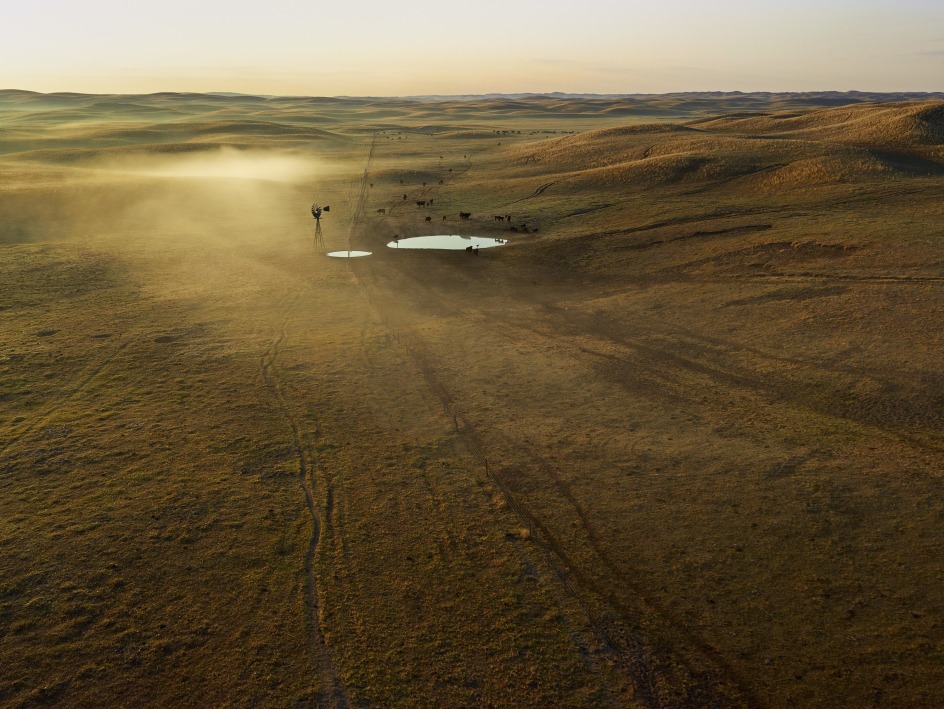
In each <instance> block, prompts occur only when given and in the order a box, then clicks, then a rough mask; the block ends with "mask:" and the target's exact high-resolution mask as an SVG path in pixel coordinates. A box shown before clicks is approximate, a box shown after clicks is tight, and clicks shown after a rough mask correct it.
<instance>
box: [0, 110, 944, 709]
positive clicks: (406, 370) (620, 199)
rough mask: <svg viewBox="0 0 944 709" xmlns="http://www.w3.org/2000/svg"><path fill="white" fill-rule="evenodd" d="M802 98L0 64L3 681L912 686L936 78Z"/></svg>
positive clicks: (889, 693)
mask: <svg viewBox="0 0 944 709" xmlns="http://www.w3.org/2000/svg"><path fill="white" fill-rule="evenodd" d="M847 99H848V100H850V101H852V100H856V99H857V97H847ZM814 100H819V101H822V102H824V103H826V104H829V103H830V102H835V101H838V100H839V99H838V98H837V97H835V96H820V97H819V98H816V97H804V96H792V97H789V96H788V97H784V96H776V95H771V96H766V97H757V96H749V95H741V96H736V95H732V96H715V97H712V96H706V95H690V96H682V95H679V96H671V97H659V98H650V99H645V98H643V97H635V98H633V97H627V98H621V99H606V100H604V99H587V100H569V101H565V100H562V99H560V98H559V97H541V98H529V97H522V98H520V99H515V100H513V101H507V100H505V101H502V100H498V99H495V100H492V99H487V100H481V101H478V102H462V101H453V100H450V101H441V102H438V103H437V102H428V101H416V100H414V101H407V100H390V101H386V102H385V101H367V100H350V101H335V100H307V99H297V100H289V99H272V100H263V99H258V98H239V97H236V98H223V97H208V96H199V95H170V94H168V95H155V96H151V97H94V96H69V95H52V96H41V95H37V94H28V93H17V92H3V93H0V106H3V107H4V108H2V109H0V120H2V121H3V125H4V126H9V127H10V129H11V130H9V131H7V130H5V131H4V132H3V137H2V140H0V151H2V157H0V174H2V176H3V177H2V182H0V185H2V189H0V225H2V226H0V243H2V246H0V248H2V250H3V258H2V259H0V313H2V324H0V375H2V388H0V469H2V473H0V489H2V494H0V570H2V574H0V622H2V627H3V629H4V632H3V633H2V635H0V657H2V658H3V660H4V662H3V669H2V670H0V703H2V704H4V705H11V706H35V705H40V704H42V705H48V704H61V705H64V706H73V705H82V706H91V705H95V706H102V705H147V706H167V705H175V704H194V703H196V704H221V705H222V704H225V705H230V704H239V705H242V704H246V705H266V706H285V705H289V704H291V705H302V706H305V705H333V706H342V705H345V704H348V705H365V706H378V705H379V706H394V705H398V706H399V705H402V706H412V705H429V704H435V705H451V706H455V705H461V706H465V705H473V704H475V705H479V704H482V705H484V704H491V705H502V706H587V705H594V706H596V705H629V706H675V705H689V706H705V705H725V706H729V705H733V706H736V705H751V704H756V705H775V706H782V705H837V706H838V705H854V706H929V705H932V704H933V703H934V702H935V701H936V698H937V696H938V694H939V687H940V686H941V682H942V681H944V676H942V671H941V667H942V666H944V665H942V663H941V658H940V656H939V655H940V653H939V651H938V650H937V648H939V647H940V646H941V643H942V640H944V638H942V632H941V605H942V600H944V599H942V598H941V594H940V593H939V590H938V589H939V586H940V583H939V582H940V574H941V570H942V568H944V556H942V553H941V548H940V544H939V543H938V537H939V533H938V532H939V521H940V518H941V515H942V514H944V498H942V496H941V494H940V491H939V487H940V486H939V485H938V482H939V480H938V478H939V476H940V474H941V471H942V470H944V458H942V445H944V437H942V426H944V417H942V415H941V411H942V408H941V405H942V401H941V398H940V394H939V392H940V390H941V385H942V381H941V377H940V374H939V373H940V371H941V368H942V367H941V365H942V362H941V352H942V351H944V347H942V346H944V341H942V337H941V335H940V328H939V327H938V324H939V321H940V316H941V313H942V312H944V300H942V297H941V284H942V280H941V278H942V276H941V273H940V266H941V264H942V263H944V255H942V248H944V243H942V240H941V234H942V233H944V231H942V226H944V207H942V206H941V205H942V204H944V201H942V200H941V197H942V196H944V195H942V192H944V186H942V182H941V179H942V178H941V175H942V170H944V167H942V163H941V140H940V137H939V134H938V133H936V132H935V131H937V130H938V128H939V123H940V118H939V115H940V104H939V103H928V102H924V103H907V104H905V103H900V104H890V105H860V106H851V107H836V108H826V109H816V108H814V109H813V110H811V111H808V112H802V113H800V112H799V111H798V106H800V105H802V104H803V102H805V101H814ZM791 102H792V103H791ZM781 109H783V110H785V111H788V113H777V111H779V110H781ZM712 110H714V111H715V112H716V113H720V112H724V111H742V112H743V111H751V112H756V111H758V110H764V111H765V112H766V113H767V114H768V115H765V116H757V115H756V113H755V114H754V115H752V116H747V117H744V116H741V117H737V116H730V115H729V116H727V117H721V118H717V119H713V120H697V121H694V122H687V123H686V121H690V119H692V118H697V117H699V116H703V115H705V114H706V113H708V112H710V111H712ZM647 115H648V116H656V117H657V118H659V119H660V120H661V121H662V122H661V123H660V124H659V125H656V126H638V125H630V126H625V125H623V126H621V124H626V123H633V122H636V121H639V120H641V119H642V117H643V116H647ZM842 116H848V118H846V119H844V118H842ZM586 129H594V130H592V131H591V132H583V133H580V134H576V135H574V134H571V131H584V130H586ZM548 131H556V133H550V132H548ZM374 134H376V136H375V135H374ZM562 135H563V137H561V136H562ZM548 136H551V137H550V138H549V137H548ZM372 141H373V144H374V150H373V158H372V161H371V163H370V164H369V166H368V167H369V171H368V177H367V183H366V184H364V183H362V177H363V174H364V170H365V165H366V160H367V154H368V147H369V145H370V144H371V142H372ZM424 182H425V183H426V184H425V185H424V184H423V183H424ZM370 183H372V184H373V186H369V185H370ZM361 194H363V195H364V197H363V200H362V199H361ZM404 195H406V196H407V198H406V199H404V198H403V196H404ZM312 199H317V200H318V201H321V202H322V203H325V204H331V206H332V211H331V213H330V218H326V219H325V237H326V241H327V242H328V247H329V248H342V247H345V246H347V245H348V243H351V244H352V245H353V246H354V247H355V248H357V247H367V248H369V249H372V250H373V251H374V252H375V255H374V256H373V257H371V259H369V260H366V261H361V262H356V263H343V262H336V261H332V260H328V259H323V258H320V257H317V256H316V255H315V254H313V253H312V250H311V242H310V238H311V220H310V218H309V217H308V215H307V211H306V210H307V206H308V204H309V203H310V202H311V201H312ZM428 200H433V204H432V205H431V206H428V207H418V206H416V202H417V201H428ZM378 209H384V210H385V213H384V214H380V213H379V212H378V211H377V210H378ZM460 211H463V212H471V213H472V218H471V219H470V220H468V221H460V220H459V218H458V212H460ZM497 215H502V216H504V215H512V217H513V219H512V221H511V222H510V223H509V222H506V221H504V220H502V221H498V220H495V219H494V216H497ZM426 216H432V217H433V218H434V220H435V221H434V222H433V223H429V224H428V223H427V222H426V221H425V217H426ZM443 216H445V217H446V219H445V221H443V219H442V217H443ZM524 224H527V227H525V226H524ZM512 227H514V228H515V231H514V232H512V231H511V228H512ZM535 228H538V229H539V231H537V232H535V231H534V229H535ZM440 230H442V231H449V232H451V233H457V232H459V231H462V232H463V233H465V232H469V233H476V234H483V235H488V234H494V235H503V236H507V237H509V238H510V239H511V244H510V245H509V246H507V247H504V248H502V249H498V250H491V251H488V252H486V251H483V252H482V254H481V255H480V256H479V257H478V258H473V257H470V256H467V255H466V254H461V253H460V254H441V255H437V254H423V253H410V254H405V253H403V252H393V251H387V250H386V249H385V248H384V247H383V244H384V243H385V242H386V241H387V240H388V239H389V238H390V237H391V236H392V235H393V234H395V233H399V234H401V235H402V236H408V235H411V234H417V233H436V232H437V231H440ZM306 488H307V491H308V492H310V494H311V500H310V504H309V501H308V500H307V496H306Z"/></svg>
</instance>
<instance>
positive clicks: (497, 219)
mask: <svg viewBox="0 0 944 709" xmlns="http://www.w3.org/2000/svg"><path fill="white" fill-rule="evenodd" d="M493 218H494V219H495V221H496V222H503V221H505V218H504V217H503V216H501V215H499V214H496V215H494V217H493Z"/></svg>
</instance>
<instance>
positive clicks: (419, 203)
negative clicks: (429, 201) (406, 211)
mask: <svg viewBox="0 0 944 709" xmlns="http://www.w3.org/2000/svg"><path fill="white" fill-rule="evenodd" d="M416 206H417V207H425V206H426V201H425V200H423V201H418V202H417V203H416Z"/></svg>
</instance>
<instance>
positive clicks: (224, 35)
mask: <svg viewBox="0 0 944 709" xmlns="http://www.w3.org/2000/svg"><path fill="white" fill-rule="evenodd" d="M2 16H3V24H4V25H5V30H6V31H5V32H4V41H3V42H2V43H0V88H16V89H28V90H33V91H42V92H51V91H77V92H86V93H150V92H155V91H237V92H244V93H256V94H282V95H285V94H288V95H309V96H342V95H344V96H397V95H399V96H403V95H425V94H482V93H525V92H551V91H562V92H570V93H668V92H676V91H824V90H836V91H847V90H860V91H942V90H944V0H818V1H814V0H777V1H776V2H768V1H767V0H711V1H710V2H709V1H708V0H645V1H644V2H639V1H637V0H580V1H579V2H576V1H573V0H567V1H563V0H543V1H539V0H477V1H476V2H468V1H467V0H453V1H450V0H442V1H440V2H433V1H431V0H387V1H385V2H381V1H379V0H359V1H358V0H345V1H343V2H330V3H329V2H321V1H320V0H304V1H303V0H254V1H253V2H247V1H246V0H228V1H224V0H161V1H160V2H154V1H152V0H137V1H129V0H81V2H78V1H74V0H31V1H29V2H26V1H20V2H12V1H11V2H9V3H4V9H3V13H2Z"/></svg>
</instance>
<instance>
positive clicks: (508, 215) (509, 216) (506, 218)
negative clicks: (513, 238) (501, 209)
mask: <svg viewBox="0 0 944 709" xmlns="http://www.w3.org/2000/svg"><path fill="white" fill-rule="evenodd" d="M505 221H507V222H508V223H509V224H511V215H510V214H506V215H505Z"/></svg>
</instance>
